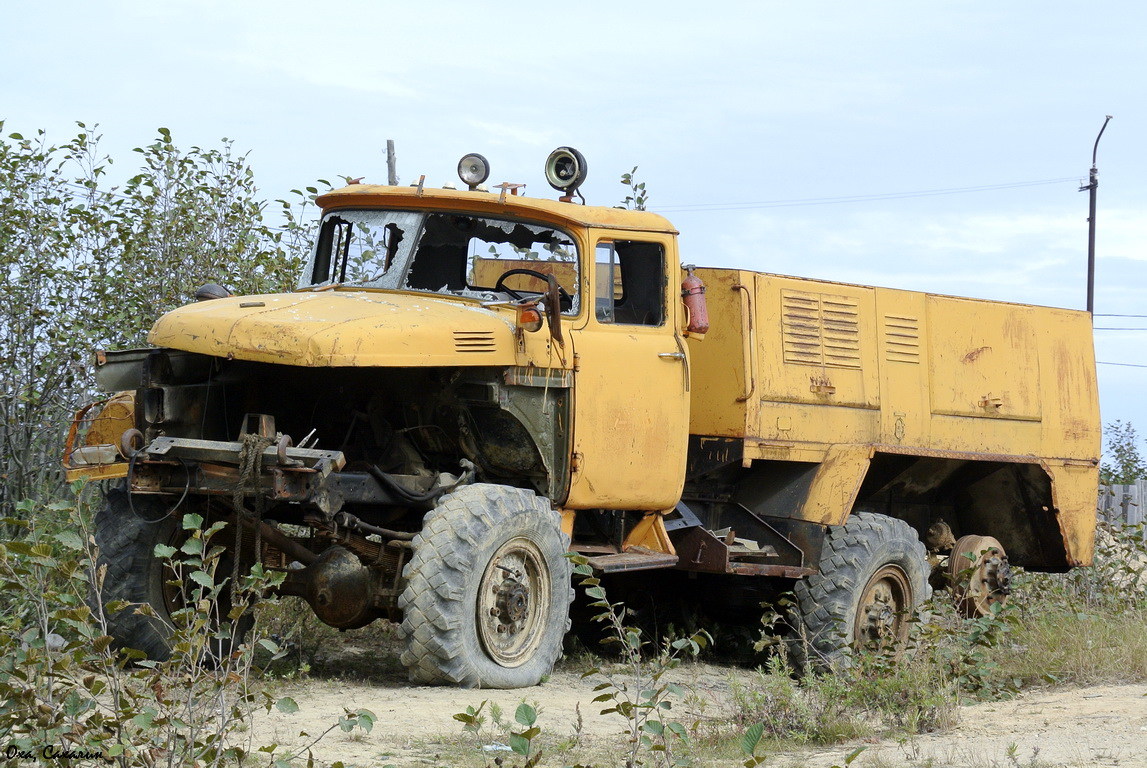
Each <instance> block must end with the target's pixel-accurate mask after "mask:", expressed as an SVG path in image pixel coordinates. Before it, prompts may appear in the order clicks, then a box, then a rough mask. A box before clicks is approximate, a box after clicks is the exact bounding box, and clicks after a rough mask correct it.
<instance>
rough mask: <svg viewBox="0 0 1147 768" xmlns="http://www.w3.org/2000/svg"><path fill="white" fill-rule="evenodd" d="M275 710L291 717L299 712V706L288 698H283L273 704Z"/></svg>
mask: <svg viewBox="0 0 1147 768" xmlns="http://www.w3.org/2000/svg"><path fill="white" fill-rule="evenodd" d="M275 709H277V710H279V711H280V712H286V713H287V714H288V715H291V714H294V713H295V712H298V711H299V705H298V703H296V702H295V700H294V699H292V698H291V697H290V696H284V697H283V698H281V699H279V700H278V701H276V702H275Z"/></svg>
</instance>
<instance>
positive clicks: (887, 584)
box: [852, 565, 912, 648]
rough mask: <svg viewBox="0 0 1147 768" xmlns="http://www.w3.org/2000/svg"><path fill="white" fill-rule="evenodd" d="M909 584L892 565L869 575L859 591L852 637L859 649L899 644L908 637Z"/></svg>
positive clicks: (910, 594)
mask: <svg viewBox="0 0 1147 768" xmlns="http://www.w3.org/2000/svg"><path fill="white" fill-rule="evenodd" d="M911 608H912V586H911V584H910V583H909V581H908V576H907V575H906V574H905V573H904V571H903V570H901V569H900V568H899V567H897V566H895V565H886V566H884V567H883V568H881V569H879V570H878V571H877V572H876V573H874V574H872V578H870V579H869V580H868V583H867V584H866V585H865V586H864V590H863V591H862V592H861V594H860V603H859V605H858V606H857V609H856V625H855V626H854V627H853V632H852V640H853V644H854V645H855V646H857V647H858V648H864V647H876V648H887V647H890V646H900V645H902V644H903V643H904V642H905V641H906V640H907V639H908V619H909V611H910V610H911Z"/></svg>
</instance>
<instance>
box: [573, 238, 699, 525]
mask: <svg viewBox="0 0 1147 768" xmlns="http://www.w3.org/2000/svg"><path fill="white" fill-rule="evenodd" d="M594 245H595V249H594V254H595V258H594V259H593V262H594V263H593V264H592V265H591V275H592V276H591V281H592V282H591V285H592V286H593V296H594V304H593V307H592V310H591V312H590V315H589V319H588V322H587V323H586V325H585V326H583V327H581V328H579V329H576V330H572V331H571V335H573V336H574V349H575V350H577V356H576V362H575V374H574V376H575V379H574V381H575V385H574V421H573V433H574V440H573V451H574V457H573V460H574V473H573V477H572V481H571V486H570V494H569V498H568V499H567V501H566V504H565V506H566V507H568V508H571V509H589V508H598V507H600V508H607V509H646V510H659V509H669V508H671V507H673V506H674V505H675V504H676V503H677V501H678V499H679V498H680V496H681V488H682V485H683V483H684V474H685V453H686V446H687V443H688V431H689V401H688V394H687V391H688V358H687V354H688V353H687V351H686V345H685V343H684V340H683V339H682V338H681V336H680V330H679V329H680V327H681V322H680V314H681V309H680V301H679V299H678V296H677V294H678V288H677V285H676V282H677V281H676V276H677V273H678V272H679V268H678V265H677V254H676V250H675V241H674V240H673V239H672V237H671V236H669V235H655V234H649V235H646V234H641V235H635V234H634V233H631V232H626V233H621V232H619V233H616V234H609V233H604V234H603V233H599V234H598V236H597V240H596V242H595V244H594ZM670 274H672V275H673V278H674V279H669V275H670Z"/></svg>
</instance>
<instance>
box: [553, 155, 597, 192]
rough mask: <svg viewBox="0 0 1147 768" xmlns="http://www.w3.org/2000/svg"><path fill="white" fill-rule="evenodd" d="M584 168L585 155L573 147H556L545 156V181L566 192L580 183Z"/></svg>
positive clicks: (582, 179) (582, 180) (583, 175)
mask: <svg viewBox="0 0 1147 768" xmlns="http://www.w3.org/2000/svg"><path fill="white" fill-rule="evenodd" d="M586 170H587V168H586V162H585V157H584V156H583V155H582V153H581V152H578V151H577V150H576V149H574V148H573V147H558V148H557V149H555V150H554V151H553V152H551V153H550V156H549V157H547V158H546V181H548V182H549V183H550V186H551V187H553V188H554V189H556V190H559V191H562V192H566V193H568V194H573V191H574V190H575V189H577V188H578V187H580V186H581V185H582V183H583V182H584V181H585V175H586Z"/></svg>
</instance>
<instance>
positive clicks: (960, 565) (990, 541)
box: [948, 536, 1012, 619]
mask: <svg viewBox="0 0 1147 768" xmlns="http://www.w3.org/2000/svg"><path fill="white" fill-rule="evenodd" d="M948 579H949V581H950V583H951V585H952V598H953V599H954V600H955V602H956V610H958V611H959V612H960V613H961V614H962V615H963V616H965V617H966V618H969V619H974V618H976V617H977V616H987V615H988V614H989V613H991V612H992V606H993V605H996V604H999V605H1001V606H1003V605H1005V604H1006V603H1007V601H1008V595H1010V594H1011V591H1012V571H1011V566H1010V565H1009V563H1008V556H1007V553H1006V552H1004V547H1003V545H1002V544H1000V542H998V541H997V540H996V539H994V538H992V537H991V536H964V537H963V538H961V539H960V540H959V541H957V542H956V546H954V547H952V554H951V555H949V557H948Z"/></svg>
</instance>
